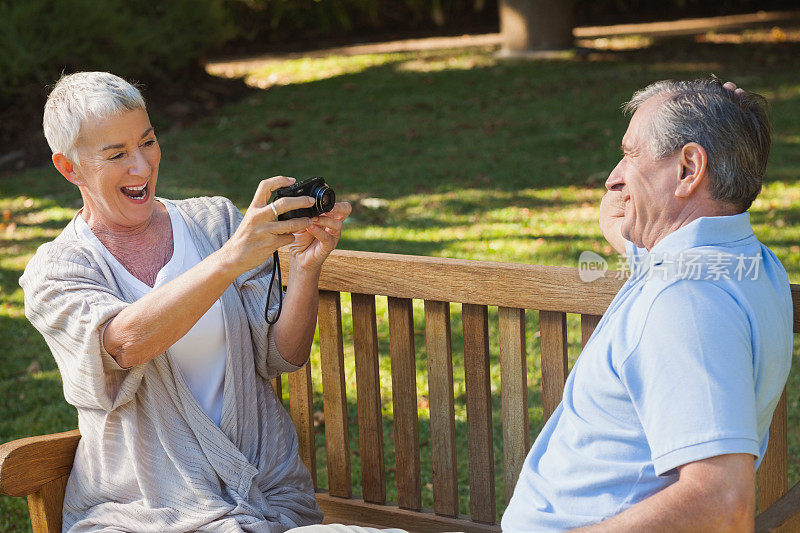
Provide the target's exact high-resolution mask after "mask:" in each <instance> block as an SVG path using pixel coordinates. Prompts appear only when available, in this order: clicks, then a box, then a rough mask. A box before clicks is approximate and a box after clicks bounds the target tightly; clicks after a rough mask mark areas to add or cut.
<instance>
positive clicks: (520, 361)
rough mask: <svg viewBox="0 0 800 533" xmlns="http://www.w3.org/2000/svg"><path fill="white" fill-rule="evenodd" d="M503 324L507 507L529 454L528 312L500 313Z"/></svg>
mask: <svg viewBox="0 0 800 533" xmlns="http://www.w3.org/2000/svg"><path fill="white" fill-rule="evenodd" d="M498 318H499V323H500V332H499V336H500V361H501V362H500V385H501V386H500V401H501V408H502V411H503V464H504V468H503V470H504V479H505V496H506V503H508V502H509V501H511V495H512V494H513V493H514V486H515V485H516V484H517V477H519V473H520V471H521V470H522V464H523V463H524V462H525V455H526V454H527V453H528V448H529V438H528V372H527V368H526V362H525V359H526V357H525V310H524V309H514V308H509V307H500V308H499V309H498Z"/></svg>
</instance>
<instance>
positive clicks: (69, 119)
mask: <svg viewBox="0 0 800 533" xmlns="http://www.w3.org/2000/svg"><path fill="white" fill-rule="evenodd" d="M135 109H142V110H146V108H145V105H144V98H142V94H141V93H140V92H139V90H138V89H137V88H136V87H134V86H133V85H131V84H130V83H128V82H127V81H125V80H123V79H122V78H120V77H119V76H115V75H114V74H111V73H110V72H76V73H75V74H68V75H65V76H61V79H59V80H58V82H57V83H56V85H55V87H53V90H52V91H50V95H49V96H48V97H47V103H45V105H44V119H43V121H42V126H43V127H44V136H45V138H46V139H47V144H49V145H50V150H52V151H53V153H56V152H61V153H62V154H64V155H65V156H66V157H67V159H69V160H70V161H72V162H73V163H77V150H76V148H75V143H76V142H77V140H78V136H79V135H80V131H81V127H82V126H83V124H84V123H85V122H86V121H87V120H88V119H90V118H106V117H111V116H114V115H118V114H121V113H123V112H125V111H133V110H135Z"/></svg>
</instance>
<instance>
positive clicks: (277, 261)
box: [264, 250, 283, 326]
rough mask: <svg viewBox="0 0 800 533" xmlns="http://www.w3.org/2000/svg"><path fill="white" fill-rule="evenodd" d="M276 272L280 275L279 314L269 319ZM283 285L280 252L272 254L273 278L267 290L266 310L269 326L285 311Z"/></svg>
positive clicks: (265, 315) (276, 251) (265, 316)
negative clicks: (270, 299) (282, 310)
mask: <svg viewBox="0 0 800 533" xmlns="http://www.w3.org/2000/svg"><path fill="white" fill-rule="evenodd" d="M275 272H277V273H278V295H279V296H278V298H279V300H278V312H277V313H275V318H273V319H272V320H270V319H269V297H270V295H271V294H272V284H273V283H275ZM282 285H283V284H282V283H281V262H280V259H278V250H275V253H273V254H272V277H270V278H269V288H268V289H267V305H266V307H265V308H264V318H265V319H266V321H267V324H269V325H270V326H271V325H273V324H274V323H275V322H277V321H278V319H279V318H280V317H281V309H283V287H282Z"/></svg>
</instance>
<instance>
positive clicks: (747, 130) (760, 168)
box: [624, 78, 771, 212]
mask: <svg viewBox="0 0 800 533" xmlns="http://www.w3.org/2000/svg"><path fill="white" fill-rule="evenodd" d="M654 96H659V97H663V98H664V100H663V101H662V102H661V104H660V105H659V107H658V108H657V109H656V110H655V112H654V113H653V118H652V122H651V124H650V135H649V138H650V140H649V147H648V148H649V150H650V155H651V156H652V157H653V158H655V159H662V158H664V157H667V156H669V155H671V154H674V153H675V152H676V151H678V150H680V149H681V148H683V147H684V146H685V145H686V144H687V143H690V142H695V143H697V144H699V145H700V146H702V147H703V148H704V149H705V151H706V153H707V154H708V163H707V172H708V178H709V181H710V191H711V196H712V197H713V198H714V199H716V200H719V201H721V202H725V203H728V204H731V205H732V206H735V207H736V208H737V209H740V210H741V212H744V211H747V209H749V208H750V205H751V204H752V203H753V200H755V199H756V197H757V196H758V194H759V193H760V192H761V183H762V181H763V179H764V173H765V171H766V168H767V157H768V156H769V150H770V143H771V140H770V126H769V119H768V118H767V113H766V100H765V99H764V98H763V97H762V96H760V95H758V94H754V93H749V92H746V91H743V92H739V94H734V92H733V91H731V90H728V89H726V88H724V87H723V86H722V82H720V81H719V80H718V79H716V78H709V79H700V80H693V81H672V80H667V81H658V82H656V83H653V84H652V85H649V86H647V87H645V88H644V89H642V90H640V91H637V92H636V93H634V95H633V98H631V101H630V102H628V103H626V104H625V105H624V110H625V112H626V113H629V114H633V113H634V112H635V111H636V110H637V109H638V108H639V107H640V106H641V105H642V104H644V102H645V101H646V100H648V99H650V98H652V97H654Z"/></svg>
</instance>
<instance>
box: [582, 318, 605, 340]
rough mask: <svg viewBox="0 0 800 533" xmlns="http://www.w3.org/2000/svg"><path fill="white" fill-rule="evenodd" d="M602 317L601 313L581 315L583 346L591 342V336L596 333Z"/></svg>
mask: <svg viewBox="0 0 800 533" xmlns="http://www.w3.org/2000/svg"><path fill="white" fill-rule="evenodd" d="M601 318H603V317H602V316H601V315H581V347H584V346H586V343H587V342H589V337H591V336H592V333H594V330H595V329H596V328H597V324H599V323H600V319H601Z"/></svg>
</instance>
